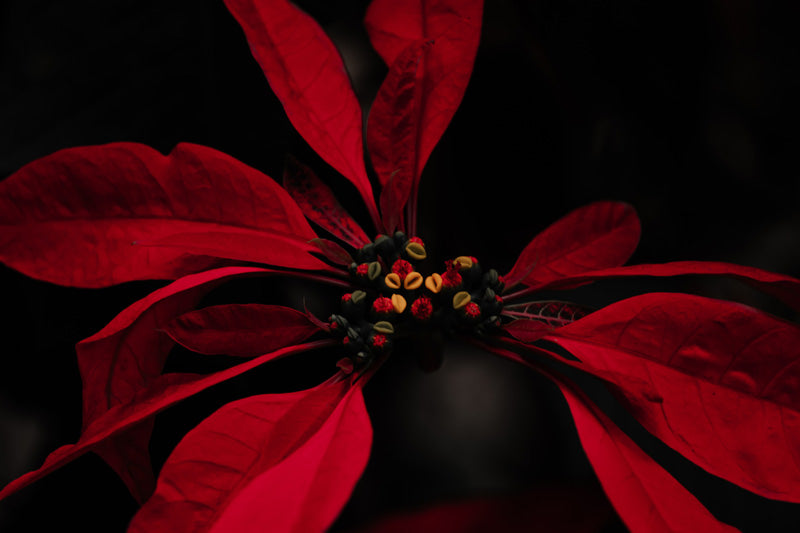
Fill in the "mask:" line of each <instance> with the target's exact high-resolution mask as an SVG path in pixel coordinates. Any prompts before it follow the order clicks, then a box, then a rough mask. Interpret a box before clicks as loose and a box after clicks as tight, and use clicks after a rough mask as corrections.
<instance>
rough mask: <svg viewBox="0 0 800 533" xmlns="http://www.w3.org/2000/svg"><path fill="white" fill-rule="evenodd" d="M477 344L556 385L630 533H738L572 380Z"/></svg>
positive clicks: (513, 354) (590, 459) (517, 357)
mask: <svg viewBox="0 0 800 533" xmlns="http://www.w3.org/2000/svg"><path fill="white" fill-rule="evenodd" d="M476 344H478V345H479V346H481V347H483V348H484V349H487V350H489V351H490V352H493V353H495V354H497V355H499V356H501V357H505V358H508V359H511V360H512V361H516V362H518V363H522V364H524V365H526V366H529V367H531V368H533V369H534V370H536V371H537V372H539V373H540V374H542V375H544V376H546V377H548V378H549V379H550V380H551V381H552V382H553V383H555V384H556V385H557V386H558V388H559V389H560V390H561V393H562V394H563V395H564V399H566V400H567V405H568V406H569V409H570V412H571V413H572V418H573V421H574V422H575V428H576V430H577V432H578V437H579V438H580V440H581V445H582V446H583V450H584V452H586V457H587V458H588V459H589V463H591V465H592V468H593V469H594V471H595V474H597V478H598V479H599V480H600V483H601V485H602V486H603V490H605V492H606V496H608V499H609V500H610V501H611V503H612V505H613V506H614V508H615V509H616V510H617V513H618V514H619V516H620V518H622V520H623V522H625V525H626V526H628V528H630V530H631V531H632V532H633V533H639V532H642V533H650V532H665V533H667V532H686V533H689V532H694V531H708V532H712V531H713V532H727V533H733V532H735V531H738V530H737V529H735V528H733V527H731V526H728V525H726V524H723V523H722V522H719V521H718V520H717V519H716V518H714V517H713V516H712V515H711V513H709V512H708V510H707V509H706V508H705V507H704V506H703V504H701V503H700V502H699V501H698V500H697V499H696V498H695V497H694V496H693V495H692V494H691V493H690V492H689V491H688V490H686V489H685V488H684V487H683V486H682V485H681V484H680V483H678V481H676V480H675V478H673V477H672V476H671V475H670V474H669V472H667V471H666V470H664V469H663V468H662V467H661V466H660V465H659V464H658V463H656V462H655V461H654V460H653V459H652V458H651V457H649V456H648V455H647V454H646V453H644V451H642V449H641V448H639V447H638V446H637V445H636V443H635V442H633V440H631V439H630V437H628V436H627V435H626V434H625V433H624V432H623V431H622V430H621V429H619V427H617V425H616V424H614V422H613V421H612V420H611V419H609V418H608V417H607V416H606V415H605V413H603V411H601V410H600V409H599V408H598V407H597V406H596V405H595V404H594V403H593V402H592V401H591V400H590V399H589V398H588V397H587V396H586V395H585V394H584V393H583V392H582V391H581V390H580V389H578V388H577V387H576V386H575V385H574V384H573V383H572V382H571V381H569V380H567V379H566V378H564V377H562V376H560V375H557V374H554V373H553V372H551V371H550V370H548V369H546V368H543V367H541V366H540V365H538V364H537V363H535V362H532V361H530V360H528V359H525V358H524V357H522V356H520V355H519V354H517V353H515V352H512V351H509V350H506V349H504V348H500V347H497V346H489V345H486V344H483V343H476ZM534 349H536V348H534ZM540 351H541V350H540ZM545 353H546V351H545Z"/></svg>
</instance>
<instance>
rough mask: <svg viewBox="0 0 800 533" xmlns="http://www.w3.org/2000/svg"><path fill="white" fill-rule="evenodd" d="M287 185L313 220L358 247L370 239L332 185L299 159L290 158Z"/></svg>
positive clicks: (286, 171) (287, 168)
mask: <svg viewBox="0 0 800 533" xmlns="http://www.w3.org/2000/svg"><path fill="white" fill-rule="evenodd" d="M283 187H284V188H285V189H286V190H287V191H288V193H289V194H290V195H291V196H292V198H294V201H295V202H297V205H299V206H300V209H302V211H303V213H304V214H305V215H306V216H307V217H308V219H309V220H311V221H312V222H314V223H316V224H319V226H320V227H322V228H323V229H324V230H326V231H329V232H330V233H332V234H333V235H335V236H337V237H339V238H340V239H342V240H343V241H344V242H346V243H348V244H350V245H352V246H353V247H354V248H361V247H362V246H364V245H365V244H367V243H368V242H370V240H369V237H367V234H366V233H364V230H363V229H361V226H359V225H358V223H357V222H356V221H355V220H353V217H351V216H350V213H348V212H347V211H346V210H345V208H344V207H342V205H341V204H340V203H339V200H337V199H336V196H334V194H333V192H332V191H331V189H330V187H328V186H327V185H325V184H324V183H322V181H320V179H319V178H318V177H317V176H316V174H314V172H313V171H312V170H311V169H310V168H308V167H307V166H305V165H303V164H302V163H300V162H299V161H297V160H295V159H293V158H289V159H288V160H287V162H286V168H285V170H284V172H283Z"/></svg>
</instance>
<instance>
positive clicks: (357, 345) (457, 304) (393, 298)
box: [329, 231, 504, 368]
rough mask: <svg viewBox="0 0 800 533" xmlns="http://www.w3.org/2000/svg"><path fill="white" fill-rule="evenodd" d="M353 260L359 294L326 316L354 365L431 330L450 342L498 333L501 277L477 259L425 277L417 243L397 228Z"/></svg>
mask: <svg viewBox="0 0 800 533" xmlns="http://www.w3.org/2000/svg"><path fill="white" fill-rule="evenodd" d="M356 257H357V258H358V262H353V263H351V264H350V267H349V271H350V275H351V277H352V279H353V282H354V284H355V285H356V286H358V287H359V289H358V290H356V291H354V292H350V293H346V294H344V295H343V296H342V304H341V313H340V314H334V315H331V317H330V318H329V322H330V330H331V331H332V332H333V333H334V335H338V336H339V337H340V338H341V340H342V344H344V345H345V346H346V347H347V349H348V351H349V354H350V363H351V364H353V365H355V367H356V368H363V367H365V366H368V365H371V364H372V362H373V361H374V360H375V356H376V355H379V354H383V353H385V352H388V351H389V350H390V348H391V347H392V344H393V341H394V340H395V339H398V338H399V339H402V338H407V337H414V336H416V337H418V338H424V337H425V335H429V334H430V332H431V330H432V329H438V330H439V331H441V332H443V333H445V334H446V335H448V336H450V337H452V336H454V335H455V334H457V333H458V332H465V331H470V332H473V333H475V334H479V335H480V334H485V333H487V332H492V331H495V332H496V331H497V330H499V328H500V325H501V320H500V313H501V311H502V309H503V298H502V297H501V296H500V294H499V293H500V292H502V290H503V288H504V285H503V281H502V277H501V276H500V275H499V274H498V273H497V271H496V270H494V269H490V270H488V271H487V272H486V273H484V272H483V269H482V268H481V266H480V265H479V264H478V260H477V259H476V258H475V257H467V256H459V257H457V258H455V259H453V260H451V261H447V264H446V270H445V271H444V272H443V273H441V274H439V273H437V272H433V273H431V274H430V275H427V276H425V275H423V274H422V273H421V272H420V271H419V270H417V268H415V267H418V266H419V264H420V263H421V262H423V260H425V259H426V258H427V252H426V251H425V245H424V243H423V241H422V239H420V238H419V237H411V238H410V239H409V238H408V237H407V236H406V234H405V233H403V232H402V231H397V232H395V234H394V235H393V236H392V237H389V236H387V235H378V237H377V238H376V239H375V241H374V242H371V243H368V244H366V245H364V246H362V247H361V248H360V249H359V250H357V252H356ZM346 368H350V367H349V366H346Z"/></svg>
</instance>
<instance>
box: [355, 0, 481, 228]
mask: <svg viewBox="0 0 800 533" xmlns="http://www.w3.org/2000/svg"><path fill="white" fill-rule="evenodd" d="M482 14H483V1H482V0H431V1H426V2H420V1H419V0H375V1H373V2H372V3H371V4H370V6H369V9H368V10H367V16H366V18H365V21H364V23H365V25H366V27H367V32H368V33H369V37H370V40H371V41H372V45H373V46H374V47H375V50H377V52H378V53H379V54H380V56H381V57H382V58H383V60H384V62H385V63H386V64H387V65H390V66H391V65H393V64H394V63H395V61H396V60H397V58H398V56H400V54H401V53H403V51H404V50H406V49H407V48H408V47H409V46H410V45H411V44H412V43H419V42H426V41H431V42H432V43H433V44H432V46H430V47H429V48H426V49H425V50H424V53H423V58H422V60H421V65H422V68H420V69H418V71H417V82H416V84H417V86H418V87H420V88H421V93H420V95H421V100H420V113H419V117H420V118H419V128H417V130H418V133H417V134H416V137H417V138H416V150H415V157H416V170H415V171H414V172H415V178H414V182H413V183H412V187H411V197H410V200H409V201H410V204H411V209H410V212H411V213H412V216H411V217H410V219H409V220H408V224H409V230H410V232H411V233H414V232H415V230H416V228H415V222H416V221H415V220H414V216H413V214H414V213H415V209H416V191H417V189H418V187H419V174H420V172H422V169H423V168H424V167H425V162H426V161H427V160H428V157H429V156H430V154H431V151H432V150H433V147H434V146H435V145H436V143H437V142H439V138H440V137H441V136H442V134H443V133H444V130H445V129H446V128H447V125H448V124H449V123H450V120H451V119H452V118H453V115H454V114H455V112H456V109H457V108H458V106H459V104H460V103H461V99H462V98H463V96H464V91H465V90H466V87H467V83H468V82H469V77H470V75H471V74H472V67H473V63H474V61H475V53H476V52H477V49H478V41H479V40H480V32H481V17H482ZM395 127H396V124H395V121H394V120H391V117H389V116H387V117H386V121H384V120H381V121H380V123H375V124H374V125H370V129H371V130H375V135H379V136H386V137H388V136H390V134H389V133H386V132H391V131H392V130H393V129H394V128H395ZM370 135H373V133H372V132H371V133H370ZM382 179H386V178H385V177H384V178H382Z"/></svg>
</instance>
